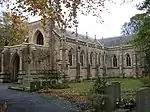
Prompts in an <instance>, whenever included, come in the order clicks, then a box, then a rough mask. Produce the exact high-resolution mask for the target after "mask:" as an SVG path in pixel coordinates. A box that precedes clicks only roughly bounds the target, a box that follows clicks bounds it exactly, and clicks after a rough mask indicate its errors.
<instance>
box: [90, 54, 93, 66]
mask: <svg viewBox="0 0 150 112" xmlns="http://www.w3.org/2000/svg"><path fill="white" fill-rule="evenodd" d="M93 56H94V54H93V52H91V54H90V63H91V65H93Z"/></svg>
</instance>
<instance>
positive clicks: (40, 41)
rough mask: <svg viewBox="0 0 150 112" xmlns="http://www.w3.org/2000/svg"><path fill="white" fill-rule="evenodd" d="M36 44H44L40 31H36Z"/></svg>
mask: <svg viewBox="0 0 150 112" xmlns="http://www.w3.org/2000/svg"><path fill="white" fill-rule="evenodd" d="M36 44H39V45H44V38H43V35H42V33H41V32H40V31H39V32H38V35H37V39H36Z"/></svg>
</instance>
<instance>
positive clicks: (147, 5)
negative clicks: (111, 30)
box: [122, 0, 150, 68]
mask: <svg viewBox="0 0 150 112" xmlns="http://www.w3.org/2000/svg"><path fill="white" fill-rule="evenodd" d="M137 9H138V10H141V11H145V13H142V14H137V15H135V16H133V17H132V18H131V19H130V22H129V23H125V24H124V25H123V28H122V34H124V35H129V34H134V35H133V36H132V37H133V41H132V42H131V43H132V45H133V46H134V47H136V48H137V49H139V50H140V51H141V52H143V53H144V54H145V59H146V64H147V65H148V68H149V65H150V15H149V14H150V1H149V0H144V1H143V2H142V3H140V4H139V5H138V6H137Z"/></svg>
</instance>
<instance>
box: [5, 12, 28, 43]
mask: <svg viewBox="0 0 150 112" xmlns="http://www.w3.org/2000/svg"><path fill="white" fill-rule="evenodd" d="M3 16H4V17H3V18H4V20H3V25H4V28H7V30H10V32H11V35H9V38H10V39H9V40H8V41H9V45H14V44H19V43H21V42H22V40H23V38H24V37H25V36H26V35H27V34H28V22H27V19H26V18H25V17H23V16H19V15H17V14H16V13H10V12H4V13H3Z"/></svg>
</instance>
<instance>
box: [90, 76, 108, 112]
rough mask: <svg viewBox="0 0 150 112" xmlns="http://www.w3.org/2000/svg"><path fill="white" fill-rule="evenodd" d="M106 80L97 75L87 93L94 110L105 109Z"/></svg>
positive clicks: (106, 99) (106, 97)
mask: <svg viewBox="0 0 150 112" xmlns="http://www.w3.org/2000/svg"><path fill="white" fill-rule="evenodd" d="M106 84H107V81H106V80H105V79H104V78H100V77H97V78H96V80H95V82H94V85H93V88H92V89H91V90H90V91H89V93H88V96H87V97H88V100H89V101H90V102H91V103H92V106H93V108H94V109H95V112H99V111H103V110H106V109H107V107H106V102H107V101H108V100H109V98H108V96H106V95H104V91H105V88H106Z"/></svg>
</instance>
